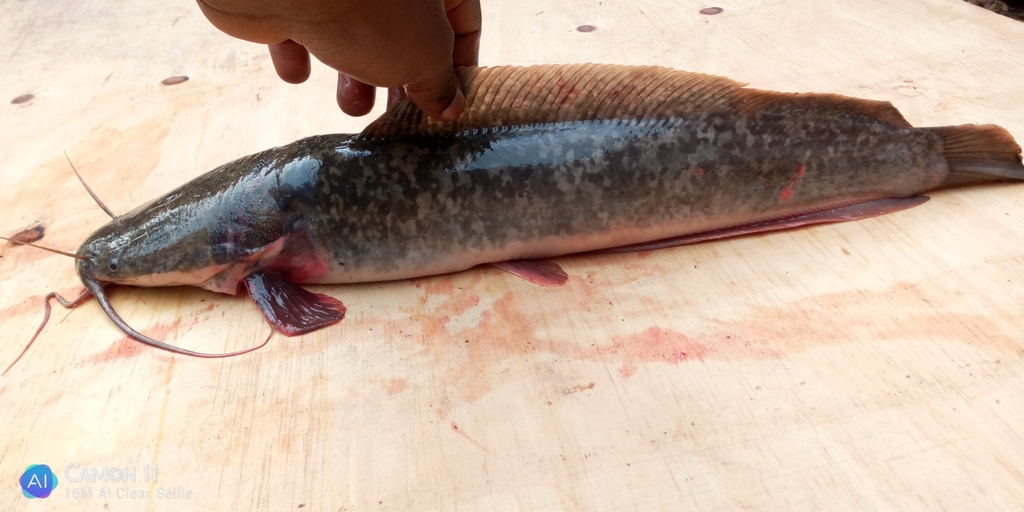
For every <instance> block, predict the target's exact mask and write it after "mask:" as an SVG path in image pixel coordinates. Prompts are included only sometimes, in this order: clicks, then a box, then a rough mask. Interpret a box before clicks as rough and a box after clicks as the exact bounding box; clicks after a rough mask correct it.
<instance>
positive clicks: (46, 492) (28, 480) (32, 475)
mask: <svg viewBox="0 0 1024 512" xmlns="http://www.w3.org/2000/svg"><path fill="white" fill-rule="evenodd" d="M56 488H57V475H54V474H53V471H50V466H47V465H46V464H32V465H31V466H29V467H28V469H26V470H25V472H24V473H22V474H21V493H22V494H24V495H25V497H26V498H29V499H33V498H46V497H48V496H50V493H51V492H53V490H54V489H56Z"/></svg>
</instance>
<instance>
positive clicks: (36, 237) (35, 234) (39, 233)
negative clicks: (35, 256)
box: [7, 224, 46, 245]
mask: <svg viewBox="0 0 1024 512" xmlns="http://www.w3.org/2000/svg"><path fill="white" fill-rule="evenodd" d="M45 234H46V230H45V229H43V226H41V225H39V224H36V225H34V226H31V227H29V228H28V229H25V230H24V231H21V232H20V233H18V234H16V235H12V236H10V237H8V238H10V240H8V241H7V244H8V245H22V244H30V243H35V242H38V241H40V240H42V239H43V235H45Z"/></svg>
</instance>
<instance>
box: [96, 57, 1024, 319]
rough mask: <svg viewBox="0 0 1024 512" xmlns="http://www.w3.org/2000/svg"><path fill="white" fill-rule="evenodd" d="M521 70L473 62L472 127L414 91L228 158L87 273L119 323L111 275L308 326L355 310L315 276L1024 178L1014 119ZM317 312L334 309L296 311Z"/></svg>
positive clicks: (798, 214) (468, 78) (385, 270)
mask: <svg viewBox="0 0 1024 512" xmlns="http://www.w3.org/2000/svg"><path fill="white" fill-rule="evenodd" d="M512 69H513V70H512V71H508V70H505V69H503V68H494V69H493V70H491V71H479V70H473V71H471V72H470V73H472V74H471V75H465V74H464V75H463V77H462V79H463V83H464V87H465V88H466V89H467V91H468V93H469V94H468V99H467V104H468V105H469V107H468V109H467V112H466V113H465V114H464V115H463V117H462V119H461V120H460V121H459V122H458V123H455V124H449V125H444V124H438V123H437V122H435V121H433V120H429V119H427V118H425V117H423V116H422V114H421V113H418V111H417V110H415V109H414V107H413V106H411V105H410V104H408V103H406V104H403V105H400V106H399V107H398V108H397V109H394V110H393V111H390V112H389V113H388V114H385V116H384V117H383V118H382V119H381V120H378V122H376V123H374V124H373V125H371V126H370V127H369V128H368V129H367V130H366V131H364V132H363V133H361V134H358V135H348V134H345V135H322V136H315V137H310V138H307V139H303V140H300V141H297V142H294V143H292V144H289V145H286V146H282V147H279V148H275V149H271V150H268V151H264V152H261V153H258V154H255V155H251V156H248V157H244V158H241V159H239V160H236V161H234V162H231V163H229V164H226V165H224V166H221V167H219V168H217V169H214V170H213V171H211V172H209V173H207V174H206V175H203V176H201V177H199V178H197V179H195V180H194V181H192V182H190V183H187V184H185V185H183V186H182V187H180V188H178V189H177V190H175V191H173V192H171V193H169V194H167V195H166V196H164V197H162V198H160V199H157V200H156V201H154V202H152V203H150V204H148V205H145V206H143V207H140V208H138V209H136V210H134V211H132V212H130V213H129V214H126V215H123V216H121V217H119V218H118V219H117V220H116V221H115V222H112V223H111V224H108V225H107V226H104V227H103V228H101V229H100V230H98V231H97V232H95V233H94V234H93V235H91V236H90V237H89V238H88V239H87V240H86V241H85V243H84V244H83V245H82V247H81V248H80V249H79V251H78V252H79V254H81V255H83V256H85V257H86V259H84V260H80V261H79V262H78V272H79V276H80V277H81V278H82V280H83V282H84V283H86V286H87V288H89V290H90V291H92V292H93V293H94V294H96V295H97V297H98V298H100V300H101V304H104V305H105V306H104V309H106V310H107V313H108V314H111V315H112V316H111V317H112V318H114V315H113V314H112V309H108V307H107V306H108V304H107V303H106V302H105V298H103V297H101V294H102V285H103V284H105V283H121V284H128V285H138V286H167V285H193V286H200V287H203V288H206V289H209V290H213V291H217V292H222V293H230V294H234V293H236V292H237V290H239V289H240V285H242V284H245V286H246V287H247V289H248V291H249V292H250V294H252V295H253V298H254V300H256V302H257V304H258V305H261V306H260V307H261V309H263V311H264V313H265V314H267V317H268V319H269V320H270V321H271V323H272V324H274V325H275V326H277V327H279V328H281V327H282V326H284V327H285V329H284V330H285V332H288V333H298V332H306V331H308V330H311V329H312V328H319V327H321V326H322V325H326V324H329V323H333V321H337V320H340V315H337V314H335V315H333V316H332V315H331V314H330V311H331V310H332V309H331V308H332V307H333V308H335V309H337V307H340V303H337V304H336V305H334V304H333V303H331V302H330V300H333V299H330V300H327V298H325V297H326V296H323V295H318V294H309V292H304V293H306V294H308V295H306V296H304V297H305V298H304V299H301V300H300V299H298V298H296V297H298V296H299V295H297V294H300V292H299V291H297V290H300V291H301V288H298V287H294V286H293V285H294V284H302V283H351V282H365V281H380V280H393V279H404V278H411V277H418V276H426V275H433V274H442V273H448V272H455V271H460V270H464V269H468V268H470V267H473V266H475V265H479V264H484V263H495V262H505V261H510V260H511V261H522V260H534V259H539V258H548V257H552V256H559V255H564V254H571V253H579V252H587V251H595V250H602V249H611V248H616V247H622V246H634V245H635V244H646V243H651V242H656V241H658V240H665V239H668V240H670V243H669V244H668V245H671V244H672V243H674V242H671V240H677V241H679V243H683V242H685V241H686V240H687V239H686V238H685V237H687V236H690V235H699V234H702V233H720V234H724V235H729V234H737V233H746V232H751V231H755V232H756V231H766V230H770V229H779V228H785V227H791V226H795V225H799V223H797V222H795V221H791V219H806V218H809V217H808V216H813V215H816V214H818V213H819V212H823V211H848V210H844V209H848V208H850V207H856V205H864V204H876V203H873V202H874V201H877V200H882V199H886V198H906V197H912V196H915V195H917V194H920V193H922V192H924V191H927V190H931V189H934V188H937V187H942V186H945V185H951V184H961V183H966V182H971V181H978V180H992V179H1000V178H1005V179H1022V178H1024V167H1022V166H1021V163H1020V148H1019V146H1017V145H1016V143H1015V142H1014V141H1013V139H1012V137H1010V136H1009V134H1007V133H1006V131H1005V130H1002V129H1001V128H998V127H994V126H960V127H943V128H913V127H911V126H910V125H909V123H907V122H906V121H905V120H903V118H902V116H900V115H899V113H898V112H897V111H896V110H895V109H894V108H893V107H892V106H891V105H889V104H887V103H881V102H871V101H867V100H854V99H850V98H843V97H839V96H833V95H796V94H784V93H772V92H766V91H756V90H750V89H744V88H742V84H736V83H735V82H731V81H728V80H727V79H721V78H718V77H708V76H707V75H696V74H692V73H685V72H679V71H673V70H664V69H662V68H655V69H650V68H628V67H623V66H591V67H589V68H588V67H574V68H558V67H551V66H547V67H542V68H537V69H531V68H512ZM552 77H554V78H552ZM545 80H546V81H545ZM593 83H598V84H599V85H597V86H595V85H593ZM545 84H547V85H545ZM681 84H682V85H681ZM544 87H549V88H550V89H551V90H555V89H557V90H556V91H554V92H546V90H545V89H544ZM588 87H589V89H588ZM672 87H674V89H673V88H672ZM666 89H667V90H668V92H665V90H666ZM573 91H576V92H575V93H574V92H573ZM609 96H611V97H613V98H618V99H617V100H614V101H612V100H608V99H607V98H608V97H609ZM536 97H540V99H536ZM635 98H641V100H635ZM638 101H639V103H637V102H638ZM616 102H617V103H616ZM644 102H647V103H644ZM460 123H461V124H460ZM886 208H888V207H876V208H874V209H871V208H868V213H864V212H863V211H861V213H854V214H850V215H851V216H850V217H849V218H857V217H864V216H870V215H874V214H878V213H885V211H888V210H886ZM858 211H860V210H858ZM829 219H830V220H825V221H834V220H835V217H834V216H833V217H829ZM819 222H821V221H820V220H819ZM680 237H683V238H680ZM527 272H528V273H529V272H530V271H529V269H527ZM254 276H256V277H258V278H259V279H258V282H257V279H256V277H254ZM90 283H91V285H90ZM261 297H262V299H261ZM261 300H262V302H261ZM335 302H337V301H335ZM274 304H276V306H275V305H274ZM336 306H337V307H336ZM303 308H313V309H315V310H317V311H319V313H317V312H314V313H315V314H314V315H313V316H317V315H320V314H321V313H323V315H326V317H325V318H326V319H325V318H321V319H319V320H317V321H316V322H307V321H306V320H304V319H302V318H292V319H289V318H283V319H282V317H287V316H289V315H292V314H293V313H294V312H295V311H296V310H301V309H303ZM317 308H320V309H317ZM321 310H322V311H321ZM325 311H326V313H324V312H325ZM341 311H342V313H341V314H342V315H343V308H342V309H341ZM300 316H301V315H300ZM328 317H329V318H328ZM318 318H319V317H318ZM118 320H119V319H115V321H118ZM318 322H319V323H318ZM119 325H121V324H119ZM307 327H308V328H307ZM122 328H124V327H122ZM288 329H291V330H290V331H289V330H288Z"/></svg>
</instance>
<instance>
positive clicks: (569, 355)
mask: <svg viewBox="0 0 1024 512" xmlns="http://www.w3.org/2000/svg"><path fill="white" fill-rule="evenodd" d="M711 6H718V7H721V8H722V9H723V10H722V12H721V13H719V14H716V15H702V14H700V12H699V11H700V10H701V9H704V8H707V7H711ZM484 17H485V18H484V39H483V44H482V54H481V64H483V65H500V64H535V63H562V62H565V63H569V62H609V63H622V64H657V65H664V66H671V67H675V68H679V69H688V70H693V71H700V72H705V73H713V74H718V75H723V76H728V77H730V78H733V79H736V80H739V81H744V82H749V83H750V84H751V85H752V86H754V87H758V88H764V89H773V90H781V91H794V92H803V91H814V92H833V93H841V94H847V95H852V96H859V97H865V98H870V99H876V100H887V101H892V102H893V103H894V104H895V105H896V106H897V107H898V108H899V109H900V110H901V111H902V112H903V113H904V115H905V116H906V117H907V119H908V120H909V121H910V122H911V123H913V124H915V125H923V126H928V125H931V126H934V125H945V124H956V123H969V122H980V123H997V124H1001V125H1003V126H1005V127H1006V128H1007V129H1009V130H1010V131H1011V132H1012V133H1013V134H1014V135H1015V136H1016V137H1017V139H1018V140H1019V141H1020V140H1024V61H1022V60H1021V59H1020V58H1019V56H1020V55H1022V54H1024V24H1021V23H1019V22H1016V21H1013V20H1010V19H1007V18H1004V17H1001V16H998V15H995V14H992V13H989V12H986V11H984V10H982V9H978V8H976V7H974V6H971V5H968V4H966V3H964V2H961V1H959V0H915V1H913V2H889V1H884V0H861V1H857V2H852V1H838V2H820V1H814V0H749V1H746V2H731V1H729V2H722V3H715V4H709V3H704V2H697V1H690V0H680V1H677V2H658V1H654V0H633V1H630V2H624V1H614V0H611V1H609V0H604V1H602V2H597V1H583V0H565V1H561V2H545V1H536V0H524V1H517V2H508V1H500V0H494V1H485V2H484ZM581 25H590V26H592V27H594V30H590V31H579V30H577V27H579V26H581ZM130 27H135V28H130ZM0 38H2V40H3V43H4V44H2V45H0V56H2V62H4V71H3V73H2V74H0V133H3V135H4V136H3V138H2V140H0V205H3V209H2V211H3V215H2V216H0V230H2V233H0V234H3V235H5V236H7V235H10V234H14V233H17V232H19V231H21V230H23V229H25V228H27V227H30V226H32V225H33V224H34V223H37V222H38V223H39V224H41V225H42V226H44V227H45V233H46V235H45V237H44V238H43V240H41V241H40V243H42V244H46V245H49V246H53V247H55V248H59V249H64V250H72V249H74V248H76V247H77V246H78V244H79V243H80V242H81V241H82V240H83V239H84V238H85V237H86V236H87V235H88V233H90V232H91V231H92V230H94V229H96V228H97V227H98V226H100V225H101V224H102V223H104V222H106V216H105V215H104V214H103V212H102V211H100V210H99V208H97V207H96V206H95V205H94V204H92V202H91V199H90V198H89V197H88V195H87V194H86V193H85V192H84V191H83V190H81V187H80V185H79V184H78V182H77V180H75V178H74V176H73V175H72V174H71V171H70V169H69V168H68V166H67V163H66V162H65V161H64V157H63V154H62V150H63V151H67V153H68V155H69V156H70V157H71V159H72V161H74V162H75V165H76V166H77V167H78V169H79V170H80V171H81V173H82V174H83V176H84V177H85V179H86V180H88V182H89V183H90V185H91V186H92V187H93V189H94V190H95V191H96V192H97V194H98V195H99V196H100V197H101V198H103V199H104V200H105V201H106V202H107V204H108V205H109V206H110V207H111V208H112V209H113V210H114V211H115V212H125V211H127V210H129V209H130V208H133V207H135V206H137V205H139V204H141V203H143V202H145V201H146V200H148V199H151V198H153V197H154V196H156V195H158V194H160V193H162V192H164V191H167V190H170V189H171V188H172V187H174V186H177V185H179V184H181V183H183V182H185V181H186V180H188V179H190V178H192V177H194V176H196V175H198V174H200V173H202V172H205V171H206V170H207V169H210V168H212V167H214V166H216V165H218V164H221V163H224V162H226V161H228V160H231V159H234V158H237V157H239V156H241V155H245V154H249V153H252V152H255V151H258V150H262V149H266V148H268V147H271V146H275V145H279V144H283V143H287V142H290V141H292V140H295V139H298V138H300V137H304V136H308V135H313V134H317V133H328V132H353V131H356V130H358V129H360V128H361V127H362V126H363V125H365V124H366V123H368V122H369V121H370V120H371V119H372V118H373V117H374V115H375V114H376V113H379V112H380V110H381V107H380V106H378V107H377V109H375V112H374V114H371V116H369V117H367V118H362V119H352V118H347V117H345V116H344V115H342V114H341V113H340V111H338V110H337V109H336V107H335V106H334V100H333V94H334V83H333V74H332V72H331V71H330V70H328V69H326V68H324V67H323V66H319V65H317V66H314V71H313V77H312V78H311V80H310V82H308V83H307V84H305V85H302V86H290V85H287V84H284V83H283V82H281V81H279V80H278V79H277V77H276V75H275V74H274V73H273V70H272V66H271V63H270V60H269V58H268V56H267V53H266V50H265V48H263V47H260V46H258V45H254V44H249V43H246V42H243V41H237V40H233V39H230V38H229V37H227V36H225V35H223V34H221V33H219V32H218V31H216V30H215V29H214V28H213V27H212V26H211V25H210V24H209V23H208V22H206V20H205V19H204V18H203V17H202V15H201V14H200V13H199V11H198V9H197V8H196V7H195V5H194V4H192V3H190V2H187V1H175V2H163V3H154V2H143V1H139V0H127V1H121V2H112V1H109V0H96V1H93V2H84V3H83V2H78V3H73V2H58V3H54V2H42V1H37V0H28V1H24V2H4V3H0ZM176 76H187V77H188V78H189V79H188V81H185V82H181V83H178V84H176V85H163V84H162V83H161V82H162V81H163V80H165V79H167V78H170V77H176ZM24 95H31V98H29V99H27V100H24V99H23V100H22V101H20V102H13V103H12V100H14V99H15V98H19V97H21V98H24ZM1022 194H1024V187H1022V186H1020V185H1004V186H985V187H976V188H970V189H960V190H948V191H943V192H939V193H936V194H934V196H933V199H932V201H930V202H928V203H927V204H925V205H923V206H921V207H918V208H915V209H913V210H910V211H906V212H902V213H899V214H895V215H891V216H886V217H881V218H876V219H871V220H867V221H862V222H856V223H848V224H843V225H831V226H824V227H816V228H811V229H801V230H795V231H790V232H784V233H778V234H773V235H769V236H753V237H745V238H739V239H735V240H728V241H722V242H715V243H708V244H702V245H698V246H692V247H684V248H677V249H668V250H662V251H655V252H649V253H640V254H622V255H609V256H588V257H571V258H563V259H560V260H559V262H560V263H561V265H562V266H563V267H564V268H565V269H566V270H567V271H568V272H569V274H570V281H569V284H568V285H567V286H564V287H561V288H557V289H548V288H541V287H536V286H533V285H531V284H529V283H526V282H524V281H521V280H518V279H516V278H514V277H512V276H509V275H506V274H504V273H501V272H499V271H496V270H472V271H468V272H463V273H460V274H456V275H450V276H442V277H436V278H430V279H422V280H416V281H401V282H392V283H379V284H366V285H352V286H323V287H317V288H316V291H319V292H323V293H329V294H331V295H333V296H335V297H338V298H340V299H341V300H343V301H344V302H345V304H346V305H347V306H348V307H349V316H348V318H346V320H345V321H344V322H343V323H341V324H339V325H338V326H336V327H332V328H330V329H326V330H323V331H319V332H317V333H314V334H310V335H307V336H303V337H299V338H284V337H280V336H278V337H275V338H274V339H273V340H272V341H271V343H270V344H269V345H268V346H267V347H265V348H264V349H262V350H260V351H258V352H256V353H253V354H250V355H247V356H243V357H238V358H234V359H227V360H200V359H190V358H183V357H175V356H172V355H170V354H167V353H165V352H161V351H157V350H152V349H149V348H145V347H141V346H139V345H137V344H135V343H134V342H130V341H128V340H125V339H124V336H123V335H122V334H121V333H120V332H119V331H118V330H117V329H116V328H115V327H114V326H113V325H112V324H111V323H110V321H109V320H108V319H107V318H105V317H104V316H103V315H102V313H101V312H100V310H99V307H98V306H97V305H96V303H95V302H90V303H87V304H86V305H83V306H82V307H80V308H78V309H77V310H75V311H73V312H72V313H70V314H68V313H67V312H65V311H63V310H59V311H55V315H54V317H53V319H52V320H51V325H50V326H48V327H47V329H46V330H45V331H44V332H43V334H42V336H41V337H40V338H39V340H38V341H37V342H36V344H35V346H34V347H33V348H32V350H30V351H29V353H28V354H27V355H26V356H25V358H24V359H23V360H22V361H21V362H20V363H19V364H18V366H16V367H15V368H14V369H13V370H11V373H10V374H8V376H6V377H4V378H0V425H2V435H0V508H2V509H3V510H96V509H100V508H104V509H110V510H138V509H141V508H145V509H147V510H167V509H173V510H288V509H295V510H299V509H300V508H299V507H300V506H301V510H332V511H337V510H349V511H352V510H371V509H372V510H434V509H445V510H452V509H464V510H506V509H520V510H537V509H567V510H629V509H644V510H680V509H702V510H739V509H754V510H819V509H828V510H834V509H848V508H856V509H869V510H890V509H892V510H895V509H901V510H903V509H917V510H940V509H942V510H994V509H1004V510H1015V509H1020V508H1021V507H1022V506H1024V462H1022V461H1024V403H1022V402H1021V399H1020V397H1021V396H1022V395H1024V341H1022V340H1024V326H1022V322H1021V319H1020V312H1021V311H1022V310H1024V287H1022V286H1021V276H1022V275H1024V243H1022V242H1024V222H1022V219H1024V201H1022V197H1024V195H1022ZM0 286H2V290H3V293H2V294H0V318H2V326H3V331H2V334H0V364H3V365H6V364H7V362H9V361H11V360H12V359H13V357H15V356H16V355H17V353H18V352H19V351H20V350H21V348H22V347H23V345H24V343H25V342H26V341H27V340H28V338H29V337H30V336H31V334H32V332H33V331H34V330H35V328H36V326H37V325H38V322H39V320H40V317H41V313H42V311H41V309H42V307H41V300H42V296H43V295H44V294H45V293H46V292H48V291H51V290H57V291H60V292H62V293H65V294H67V295H71V294H74V293H75V292H76V291H77V290H78V289H79V285H78V283H77V281H76V276H75V274H74V269H73V265H72V262H71V261H70V260H68V259H67V258H63V257H60V256H57V255H52V254H49V253H45V252H43V251H37V250H31V249H30V248H27V247H13V246H7V245H0ZM113 301H114V303H115V305H116V306H117V307H118V308H119V309H120V311H121V313H122V315H123V316H124V317H125V318H126V319H127V320H128V321H129V322H130V323H131V324H132V325H134V326H135V327H136V328H138V329H140V330H141V331H142V332H145V333H147V334H149V335H152V336H154V337H157V338H161V339H164V340H166V341H168V342H171V343H175V344H178V345H181V346H184V347H188V348H192V349H195V350H203V351H211V352H212V351H223V350H237V349H240V348H243V347H247V346H251V345H253V344H256V343H259V342H260V341H262V340H263V339H264V337H265V336H266V334H267V332H268V330H269V327H267V326H266V324H265V322H264V321H263V320H262V319H261V317H260V315H259V313H258V312H257V311H256V310H255V308H254V307H253V306H252V305H251V304H250V303H249V302H248V299H246V298H244V297H228V296H223V295H214V294H211V293H208V292H205V291H202V290H195V289H157V290H146V289H128V288H121V289H119V290H117V291H115V292H114V293H113ZM41 463H45V464H49V465H50V466H51V467H53V468H54V471H55V472H56V473H57V475H58V478H59V479H60V483H59V484H58V487H57V489H56V491H55V493H54V494H53V495H52V496H51V497H50V498H47V499H45V500H33V501H32V502H29V500H27V499H26V498H24V497H23V496H22V494H21V492H20V489H19V488H18V484H17V481H18V478H19V477H20V475H21V473H22V472H23V471H24V470H25V468H26V467H27V466H28V465H29V464H41ZM72 464H77V465H78V466H72V468H76V469H72V470H71V471H70V472H69V473H66V472H65V468H67V467H68V466H69V465H72ZM153 464H155V465H157V466H158V468H159V472H158V482H157V483H152V482H148V483H147V482H143V481H142V477H143V473H142V468H143V467H144V466H146V465H153ZM81 468H86V469H88V468H95V469H97V470H101V469H102V468H137V471H138V473H137V481H136V482H127V483H126V482H117V483H115V482H94V483H90V482H82V481H78V482H74V481H72V480H78V479H79V476H80V475H79V473H77V472H80V470H81ZM69 475H70V478H69V477H68V476H69ZM104 488H106V489H109V490H110V492H111V496H110V497H109V498H100V497H98V495H99V492H100V490H101V489H104ZM168 488H175V489H177V488H181V489H185V490H190V491H191V492H192V498H176V499H166V498H158V496H157V493H158V492H159V491H164V492H165V491H166V489H168ZM84 489H91V492H92V496H91V497H89V498H75V497H74V493H75V490H78V492H79V493H81V492H85V491H83V490H84ZM119 489H124V490H135V491H143V492H149V498H148V499H131V498H121V497H119V496H118V490H119Z"/></svg>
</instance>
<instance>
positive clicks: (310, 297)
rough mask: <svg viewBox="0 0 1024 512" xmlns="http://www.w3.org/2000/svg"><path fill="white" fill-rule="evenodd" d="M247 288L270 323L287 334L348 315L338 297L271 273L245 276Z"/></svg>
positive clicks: (306, 329) (316, 327) (307, 330)
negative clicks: (290, 281)
mask: <svg viewBox="0 0 1024 512" xmlns="http://www.w3.org/2000/svg"><path fill="white" fill-rule="evenodd" d="M245 289H246V290H249V296H250V297H252V301H253V302H254V303H255V304H256V306H257V307H259V308H260V311H262V312H263V316H265V317H267V321H268V322H270V325H272V326H273V327H274V328H275V329H277V330H279V331H281V332H282V333H284V335H286V336H295V335H297V334H305V333H307V332H312V331H315V330H317V329H320V328H321V327H327V326H328V325H331V324H336V323H338V322H340V321H341V319H342V318H345V305H344V304H342V303H341V301H339V300H338V299H335V298H334V297H330V296H327V295H324V294H321V293H313V292H311V291H308V290H305V289H303V288H302V287H300V286H298V285H295V284H292V283H289V282H288V281H285V280H283V279H281V278H278V277H275V276H272V275H269V274H263V273H259V272H257V273H255V274H249V275H247V276H245Z"/></svg>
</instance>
